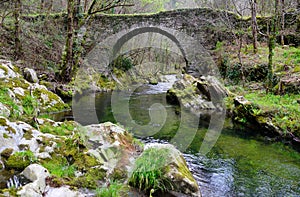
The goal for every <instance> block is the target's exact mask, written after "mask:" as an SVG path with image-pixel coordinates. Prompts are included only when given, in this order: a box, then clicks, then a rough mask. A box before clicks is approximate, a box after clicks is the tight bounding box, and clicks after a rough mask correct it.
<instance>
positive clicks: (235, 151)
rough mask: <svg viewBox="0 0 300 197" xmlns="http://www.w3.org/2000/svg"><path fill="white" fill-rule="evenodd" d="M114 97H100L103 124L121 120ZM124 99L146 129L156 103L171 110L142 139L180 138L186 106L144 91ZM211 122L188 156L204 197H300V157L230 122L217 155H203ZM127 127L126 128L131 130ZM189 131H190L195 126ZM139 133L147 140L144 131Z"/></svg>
mask: <svg viewBox="0 0 300 197" xmlns="http://www.w3.org/2000/svg"><path fill="white" fill-rule="evenodd" d="M110 99H111V98H110V94H109V93H105V94H103V93H102V94H99V95H97V97H96V109H97V115H98V118H99V121H100V122H105V121H112V122H116V120H115V119H114V115H113V113H112V108H111V106H110ZM124 99H127V100H129V103H130V105H129V107H130V110H129V111H130V114H131V116H132V119H133V120H134V121H135V122H137V123H138V124H141V125H146V124H148V123H149V122H150V116H149V108H150V106H151V105H152V104H154V103H161V104H162V105H163V106H164V107H165V109H166V111H167V120H166V122H165V124H164V126H163V127H162V129H161V130H160V132H158V133H156V134H154V135H153V137H150V138H149V137H145V138H142V140H144V141H145V142H163V143H165V142H166V141H170V140H172V138H173V136H174V135H176V132H177V130H178V127H179V125H180V118H181V113H180V107H178V106H173V105H170V104H168V103H167V102H166V99H165V94H164V93H162V94H157V93H155V94H143V92H141V93H140V94H136V95H132V96H131V97H130V98H124ZM185 118H189V117H185ZM209 120H210V119H209V116H205V117H202V120H201V121H200V123H199V128H198V132H197V133H196V135H195V136H194V137H193V142H192V143H191V144H190V145H189V148H188V149H187V150H186V151H185V154H184V157H185V158H186V160H187V163H188V165H189V168H190V170H191V171H192V173H193V175H194V177H195V178H196V180H197V181H198V183H199V185H200V189H201V191H202V195H203V196H204V197H205V196H207V197H214V196H216V197H217V196H218V197H219V196H300V154H299V153H298V152H296V151H295V150H293V149H291V148H290V147H288V146H285V145H283V144H281V143H268V142H267V141H266V140H264V138H263V137H262V138H257V136H255V135H252V134H251V131H248V132H245V131H239V130H235V129H233V128H232V125H231V124H230V121H229V120H227V121H226V124H225V125H224V129H223V130H222V133H221V135H220V136H219V138H218V140H217V142H216V144H215V146H214V147H213V148H212V149H211V151H210V152H209V153H208V154H206V155H200V154H199V153H198V151H199V148H200V146H201V144H202V142H203V139H204V136H205V134H206V132H207V126H208V123H209ZM127 123H128V122H126V121H125V122H122V123H121V124H122V125H125V127H126V126H128V125H126V124H127ZM129 129H132V130H134V128H129ZM185 129H186V130H187V133H188V129H189V126H188V125H187V126H186V128H185ZM134 133H135V134H137V135H138V136H142V133H139V132H134ZM182 137H183V138H184V136H182Z"/></svg>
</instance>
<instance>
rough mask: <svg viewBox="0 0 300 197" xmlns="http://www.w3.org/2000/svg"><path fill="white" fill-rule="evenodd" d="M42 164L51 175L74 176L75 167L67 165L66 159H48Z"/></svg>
mask: <svg viewBox="0 0 300 197" xmlns="http://www.w3.org/2000/svg"><path fill="white" fill-rule="evenodd" d="M43 166H44V167H45V168H47V169H48V170H49V172H50V174H51V175H55V176H57V177H60V178H61V177H74V174H75V170H76V167H75V166H74V165H69V164H68V162H67V161H66V159H61V160H50V161H48V162H44V164H43Z"/></svg>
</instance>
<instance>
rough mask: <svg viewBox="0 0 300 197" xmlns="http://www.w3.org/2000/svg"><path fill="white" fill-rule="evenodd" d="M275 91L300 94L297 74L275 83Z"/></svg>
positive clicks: (299, 78) (299, 79) (299, 82)
mask: <svg viewBox="0 0 300 197" xmlns="http://www.w3.org/2000/svg"><path fill="white" fill-rule="evenodd" d="M277 91H278V93H279V94H300V76H299V74H293V75H291V76H287V77H284V78H282V79H281V80H280V82H279V83H278V85H277Z"/></svg>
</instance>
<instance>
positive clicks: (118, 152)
mask: <svg viewBox="0 0 300 197" xmlns="http://www.w3.org/2000/svg"><path fill="white" fill-rule="evenodd" d="M85 130H86V133H85V136H86V137H87V138H88V141H87V143H86V146H87V147H88V149H89V150H88V154H90V155H93V156H94V157H95V158H96V159H97V160H98V161H101V163H102V164H103V166H102V168H103V169H105V170H106V171H107V173H108V174H113V173H114V172H117V171H118V173H119V174H123V175H125V176H127V171H128V169H130V168H131V166H132V165H133V162H134V159H135V158H136V157H137V156H138V155H139V153H140V151H141V150H142V147H141V146H140V145H139V144H136V142H135V141H134V140H133V137H132V135H131V134H130V133H128V132H127V131H126V130H124V129H123V128H121V127H119V126H117V125H115V124H113V123H110V122H106V123H102V124H93V125H88V126H85ZM123 178H125V177H123Z"/></svg>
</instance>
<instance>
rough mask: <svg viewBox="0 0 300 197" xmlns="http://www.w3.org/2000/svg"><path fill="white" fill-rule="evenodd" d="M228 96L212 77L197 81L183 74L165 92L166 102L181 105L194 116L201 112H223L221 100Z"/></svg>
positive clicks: (201, 78) (224, 89)
mask: <svg viewBox="0 0 300 197" xmlns="http://www.w3.org/2000/svg"><path fill="white" fill-rule="evenodd" d="M227 95H228V91H227V90H226V88H225V87H224V86H223V85H222V84H221V83H220V82H219V80H218V79H216V78H215V77H212V76H206V77H204V76H202V77H200V78H199V79H197V78H194V77H193V76H191V75H187V74H185V75H184V76H183V78H182V79H181V80H178V81H176V82H175V83H174V85H173V87H172V88H171V89H170V90H168V92H167V101H168V102H170V103H173V104H179V103H180V104H182V105H183V107H185V108H187V109H189V110H190V111H192V112H193V113H195V114H197V115H198V114H200V113H202V112H203V110H208V111H209V110H223V98H224V97H226V96H227Z"/></svg>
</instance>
